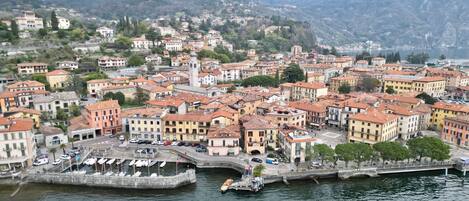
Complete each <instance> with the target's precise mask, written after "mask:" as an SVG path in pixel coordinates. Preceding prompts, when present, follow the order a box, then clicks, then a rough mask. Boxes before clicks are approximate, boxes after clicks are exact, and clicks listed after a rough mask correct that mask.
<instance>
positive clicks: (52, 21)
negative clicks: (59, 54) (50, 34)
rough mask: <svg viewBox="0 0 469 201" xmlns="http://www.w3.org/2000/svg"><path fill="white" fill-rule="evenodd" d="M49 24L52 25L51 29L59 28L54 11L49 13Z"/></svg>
mask: <svg viewBox="0 0 469 201" xmlns="http://www.w3.org/2000/svg"><path fill="white" fill-rule="evenodd" d="M50 25H51V26H52V30H59V19H57V14H56V13H55V11H52V13H51V14H50Z"/></svg>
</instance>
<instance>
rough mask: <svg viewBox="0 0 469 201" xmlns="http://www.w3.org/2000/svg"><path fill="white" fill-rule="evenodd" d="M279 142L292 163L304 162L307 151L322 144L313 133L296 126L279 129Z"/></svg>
mask: <svg viewBox="0 0 469 201" xmlns="http://www.w3.org/2000/svg"><path fill="white" fill-rule="evenodd" d="M279 143H280V147H281V148H282V150H283V153H284V155H285V156H286V157H287V159H288V160H289V161H290V163H303V162H305V161H306V160H305V159H306V155H307V151H306V150H312V148H313V146H314V145H316V144H321V142H320V140H319V139H317V138H315V137H314V135H313V133H310V132H308V131H306V130H305V129H302V128H298V127H295V126H283V127H282V128H280V131H279Z"/></svg>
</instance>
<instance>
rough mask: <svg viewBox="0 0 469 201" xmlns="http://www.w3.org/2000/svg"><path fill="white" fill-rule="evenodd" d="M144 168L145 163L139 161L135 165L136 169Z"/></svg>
mask: <svg viewBox="0 0 469 201" xmlns="http://www.w3.org/2000/svg"><path fill="white" fill-rule="evenodd" d="M142 166H143V161H141V160H139V161H137V162H136V163H135V167H142Z"/></svg>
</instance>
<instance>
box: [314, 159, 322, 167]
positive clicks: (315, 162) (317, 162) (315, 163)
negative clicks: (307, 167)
mask: <svg viewBox="0 0 469 201" xmlns="http://www.w3.org/2000/svg"><path fill="white" fill-rule="evenodd" d="M311 166H312V167H314V168H320V167H321V166H322V164H321V162H319V161H313V162H311Z"/></svg>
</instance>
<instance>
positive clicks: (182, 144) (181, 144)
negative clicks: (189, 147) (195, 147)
mask: <svg viewBox="0 0 469 201" xmlns="http://www.w3.org/2000/svg"><path fill="white" fill-rule="evenodd" d="M185 144H186V143H185V142H179V143H178V146H180V147H181V146H184V145H185Z"/></svg>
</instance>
